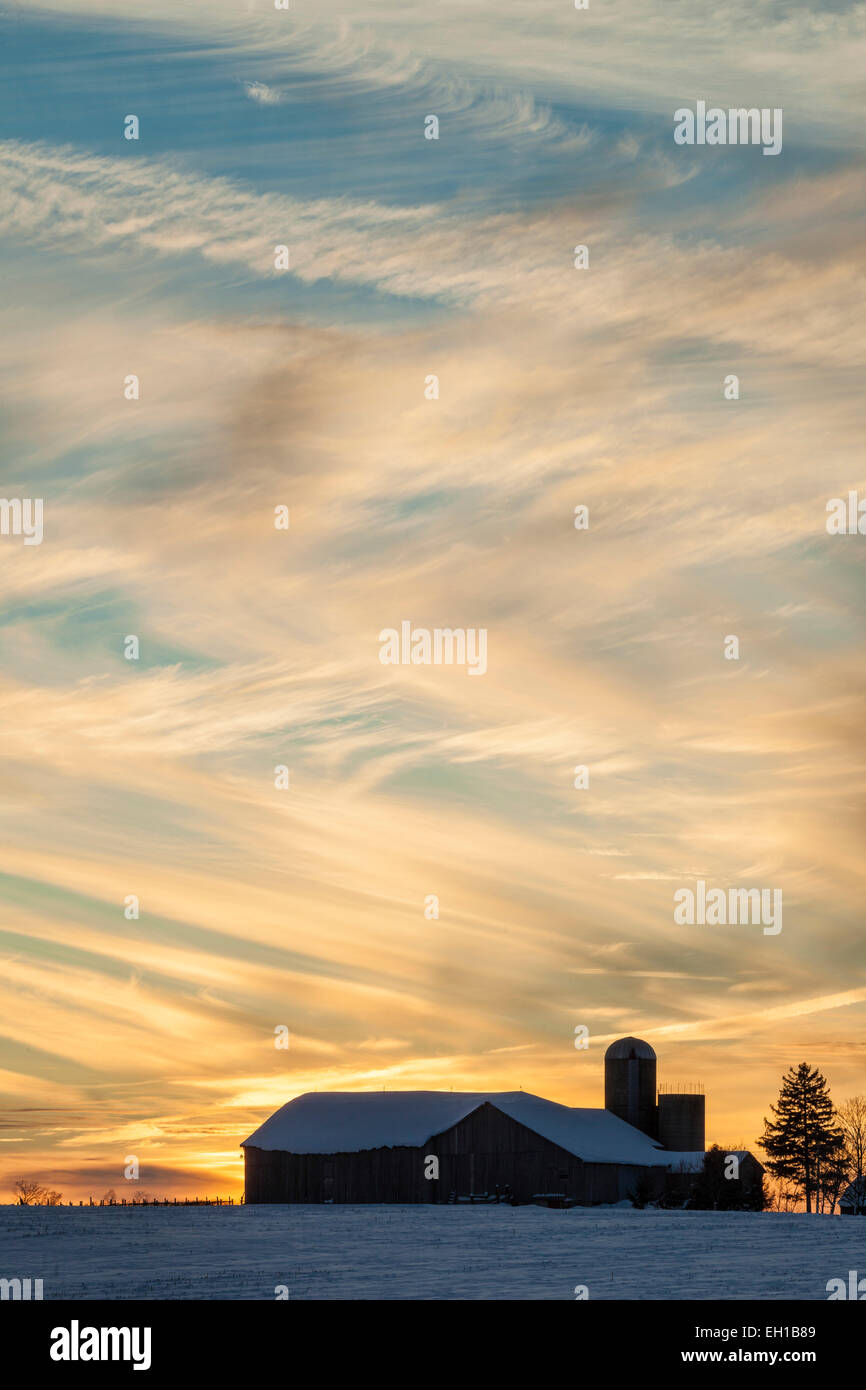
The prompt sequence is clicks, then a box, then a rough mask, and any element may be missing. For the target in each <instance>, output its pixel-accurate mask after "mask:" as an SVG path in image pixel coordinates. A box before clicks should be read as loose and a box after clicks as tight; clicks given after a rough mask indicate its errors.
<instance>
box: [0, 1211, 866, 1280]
mask: <svg viewBox="0 0 866 1390" xmlns="http://www.w3.org/2000/svg"><path fill="white" fill-rule="evenodd" d="M852 1269H855V1270H859V1272H860V1277H861V1278H862V1277H863V1276H866V1217H863V1218H858V1217H856V1216H835V1217H828V1216H812V1217H808V1216H805V1215H802V1214H799V1213H794V1214H787V1215H786V1214H782V1213H776V1212H767V1213H763V1214H758V1213H753V1212H684V1211H672V1212H671V1211H669V1212H662V1211H655V1210H647V1211H635V1210H633V1209H632V1208H630V1207H594V1208H580V1207H575V1208H573V1209H572V1210H571V1211H549V1210H547V1209H546V1208H542V1207H506V1206H483V1207H482V1206H478V1207H476V1206H469V1207H451V1206H443V1207H433V1206H405V1207H404V1206H393V1207H391V1206H364V1207H349V1206H295V1207H289V1206H280V1207H275V1206H252V1207H174V1208H172V1207H169V1208H165V1207H102V1208H100V1207H95V1208H90V1207H54V1208H50V1207H38V1208H27V1207H8V1206H0V1278H16V1277H17V1278H28V1277H29V1278H31V1279H42V1280H43V1281H44V1298H46V1299H57V1298H109V1299H128V1298H160V1299H162V1298H169V1299H174V1298H205V1299H273V1298H274V1297H275V1289H276V1286H277V1285H278V1284H285V1285H286V1286H287V1287H288V1290H289V1297H290V1299H298V1298H300V1299H337V1298H339V1299H423V1298H429V1299H500V1298H505V1299H572V1298H574V1296H575V1294H574V1289H575V1286H576V1285H578V1284H585V1285H587V1287H588V1289H589V1297H590V1299H622V1298H625V1299H666V1298H682V1299H713V1298H732V1299H742V1298H766V1299H784V1298H795V1299H826V1297H827V1292H826V1284H827V1280H828V1279H832V1278H837V1277H838V1278H843V1279H845V1280H846V1282H847V1278H848V1271H849V1270H852Z"/></svg>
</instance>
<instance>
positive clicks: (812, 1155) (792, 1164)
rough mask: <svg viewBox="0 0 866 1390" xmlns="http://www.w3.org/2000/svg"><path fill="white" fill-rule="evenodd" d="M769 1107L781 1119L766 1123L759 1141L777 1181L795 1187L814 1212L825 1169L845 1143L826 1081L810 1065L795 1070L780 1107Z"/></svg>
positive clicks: (785, 1078) (788, 1077) (786, 1083)
mask: <svg viewBox="0 0 866 1390" xmlns="http://www.w3.org/2000/svg"><path fill="white" fill-rule="evenodd" d="M770 1108H771V1110H772V1112H773V1114H774V1115H775V1117H776V1118H775V1119H774V1120H768V1119H767V1118H766V1117H765V1118H764V1133H763V1134H762V1136H761V1138H760V1139H759V1140H758V1143H759V1144H760V1145H761V1147H762V1148H763V1150H764V1152H765V1153H766V1155H767V1168H768V1169H769V1171H770V1172H771V1173H772V1175H773V1177H775V1178H783V1179H785V1180H786V1181H788V1182H794V1183H796V1184H797V1186H798V1187H799V1188H800V1190H801V1192H802V1194H803V1196H804V1197H805V1199H806V1211H807V1212H811V1210H812V1198H813V1196H814V1195H815V1193H816V1192H817V1191H818V1189H819V1186H820V1181H821V1172H822V1169H823V1167H824V1165H825V1164H830V1163H832V1162H833V1161H834V1159H835V1157H836V1155H837V1153H838V1149H839V1145H840V1144H841V1142H842V1138H843V1136H842V1130H841V1128H840V1127H839V1125H838V1123H837V1120H836V1112H835V1110H834V1108H833V1102H832V1100H831V1099H830V1092H829V1090H828V1088H827V1081H826V1078H825V1077H823V1076H822V1075H821V1073H820V1072H819V1071H818V1070H817V1068H816V1069H815V1070H814V1071H813V1070H811V1069H810V1067H809V1064H808V1062H801V1063H800V1065H799V1067H797V1068H796V1070H795V1069H794V1068H793V1067H791V1068H790V1070H789V1071H788V1072H787V1073H786V1074H785V1076H783V1078H782V1089H781V1091H780V1092H779V1103H778V1105H773V1106H771V1107H770Z"/></svg>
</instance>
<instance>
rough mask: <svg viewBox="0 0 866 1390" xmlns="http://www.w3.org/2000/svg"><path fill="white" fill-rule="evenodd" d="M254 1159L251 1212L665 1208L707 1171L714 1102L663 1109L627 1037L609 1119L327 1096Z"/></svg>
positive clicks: (479, 1097) (398, 1098) (531, 1101)
mask: <svg viewBox="0 0 866 1390" xmlns="http://www.w3.org/2000/svg"><path fill="white" fill-rule="evenodd" d="M242 1148H243V1151H244V1167H245V1176H246V1182H245V1201H246V1202H248V1203H266V1202H271V1203H273V1202H276V1203H282V1202H303V1203H309V1202H349V1203H363V1202H377V1203H381V1202H401V1203H403V1202H406V1203H415V1202H425V1203H426V1202H434V1203H435V1202H449V1201H460V1200H469V1201H471V1200H484V1199H487V1200H490V1199H491V1197H499V1198H503V1197H504V1198H505V1199H506V1200H507V1199H509V1198H510V1199H511V1200H513V1201H516V1202H531V1201H537V1200H542V1201H551V1202H555V1203H558V1204H561V1203H566V1204H568V1205H572V1204H574V1205H579V1206H592V1205H595V1204H597V1203H608V1202H619V1201H623V1200H625V1199H626V1198H628V1197H629V1196H630V1195H631V1194H632V1192H634V1191H635V1190H636V1188H637V1185H638V1184H640V1188H641V1190H642V1191H643V1192H644V1193H645V1194H646V1195H647V1196H648V1197H656V1196H661V1195H662V1193H663V1192H664V1190H665V1189H666V1188H671V1185H672V1181H673V1179H674V1175H679V1177H678V1178H677V1180H676V1181H674V1182H673V1186H674V1187H676V1186H677V1184H678V1183H679V1185H682V1179H683V1178H684V1176H685V1175H686V1174H687V1173H694V1172H696V1171H699V1170H700V1168H701V1166H702V1159H703V1149H704V1096H703V1091H702V1089H696V1088H691V1089H690V1090H677V1091H674V1090H670V1091H666V1092H665V1093H664V1094H662V1095H661V1096H659V1097H658V1098H657V1096H656V1056H655V1053H654V1052H653V1050H652V1048H651V1047H650V1046H649V1044H648V1043H645V1042H642V1041H641V1040H640V1039H638V1038H621V1039H619V1040H618V1041H617V1042H615V1043H613V1044H611V1046H610V1047H609V1048H608V1050H607V1053H606V1054H605V1108H604V1109H603V1110H601V1109H581V1108H576V1107H573V1106H568V1105H560V1104H558V1103H557V1102H556V1101H552V1100H545V1099H544V1098H543V1097H542V1096H535V1095H531V1094H530V1093H529V1092H526V1091H323V1092H320V1091H316V1092H313V1093H310V1094H307V1095H302V1096H297V1097H296V1098H295V1099H294V1100H291V1101H289V1102H288V1104H286V1105H284V1106H283V1107H282V1108H281V1109H280V1110H277V1111H276V1113H275V1114H273V1115H272V1116H271V1117H270V1119H268V1120H265V1122H264V1124H262V1125H260V1126H259V1128H258V1129H257V1130H256V1131H255V1133H253V1134H251V1135H250V1136H249V1138H248V1139H246V1140H244V1142H243V1144H242ZM748 1157H749V1158H750V1159H751V1156H748ZM751 1161H752V1162H753V1163H756V1160H751ZM756 1166H757V1167H758V1168H759V1169H760V1165H759V1164H756ZM761 1171H763V1170H761Z"/></svg>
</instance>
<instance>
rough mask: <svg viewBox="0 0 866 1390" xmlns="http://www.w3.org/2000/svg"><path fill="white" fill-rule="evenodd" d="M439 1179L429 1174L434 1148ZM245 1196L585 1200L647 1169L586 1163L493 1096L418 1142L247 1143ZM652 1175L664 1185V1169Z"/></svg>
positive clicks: (627, 1185)
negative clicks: (357, 1145) (307, 1148)
mask: <svg viewBox="0 0 866 1390" xmlns="http://www.w3.org/2000/svg"><path fill="white" fill-rule="evenodd" d="M431 1154H433V1155H435V1156H436V1157H437V1158H438V1159H439V1179H438V1181H437V1180H435V1179H432V1180H431V1179H427V1178H425V1177H424V1169H425V1166H426V1159H427V1156H428V1155H431ZM244 1155H245V1164H246V1201H247V1202H249V1203H257V1202H329V1201H332V1202H358V1203H362V1202H447V1201H448V1198H449V1195H450V1193H451V1192H452V1191H453V1192H457V1193H459V1194H460V1195H461V1196H466V1195H469V1194H470V1193H476V1194H481V1193H485V1192H493V1191H494V1190H495V1188H496V1186H497V1185H498V1186H499V1188H500V1189H504V1188H505V1187H509V1188H510V1189H511V1192H512V1194H513V1195H514V1196H515V1197H516V1198H517V1200H518V1201H522V1202H525V1201H528V1200H529V1199H530V1198H531V1197H533V1196H534V1195H535V1194H536V1193H540V1192H544V1193H550V1192H560V1193H564V1194H565V1195H566V1196H568V1197H571V1198H572V1199H573V1200H574V1201H576V1202H578V1203H580V1204H586V1205H589V1206H591V1205H592V1204H594V1203H596V1202H617V1201H621V1200H622V1199H623V1198H624V1197H626V1196H627V1195H628V1192H629V1190H630V1189H632V1188H633V1187H634V1184H635V1182H636V1181H637V1178H638V1176H639V1175H640V1174H641V1173H642V1172H645V1171H649V1172H650V1173H653V1172H654V1170H652V1169H650V1170H645V1169H642V1168H637V1167H633V1166H631V1165H628V1164H617V1163H583V1162H581V1160H580V1159H579V1158H575V1156H574V1154H571V1153H568V1152H567V1150H565V1149H561V1148H560V1147H559V1146H558V1145H557V1144H553V1143H551V1142H550V1140H548V1139H543V1138H542V1137H541V1136H540V1135H538V1134H535V1133H534V1132H533V1131H532V1130H531V1129H527V1128H526V1127H525V1126H524V1125H521V1124H519V1123H518V1122H517V1121H516V1120H514V1119H512V1118H511V1116H510V1115H506V1114H504V1113H503V1111H501V1110H498V1109H496V1107H495V1106H492V1105H489V1104H487V1103H485V1104H483V1105H481V1106H479V1108H478V1109H477V1110H474V1111H473V1112H472V1114H471V1115H467V1116H466V1117H465V1118H464V1119H462V1120H460V1121H459V1122H458V1123H457V1124H456V1125H453V1126H452V1127H451V1128H450V1129H447V1130H444V1131H443V1133H441V1134H438V1135H435V1136H434V1137H433V1138H432V1139H430V1140H428V1142H427V1143H426V1144H424V1145H422V1146H421V1147H419V1148H394V1149H387V1148H382V1149H367V1150H364V1151H363V1152H361V1153H336V1154H289V1153H283V1152H279V1151H270V1150H265V1149H256V1148H252V1147H250V1146H249V1145H248V1146H247V1147H246V1148H245V1149H244ZM654 1176H656V1177H657V1178H658V1182H659V1186H660V1185H661V1170H655V1173H654Z"/></svg>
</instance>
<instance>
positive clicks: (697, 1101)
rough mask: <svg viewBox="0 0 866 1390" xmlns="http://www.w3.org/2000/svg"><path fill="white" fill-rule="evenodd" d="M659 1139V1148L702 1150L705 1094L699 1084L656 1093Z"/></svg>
mask: <svg viewBox="0 0 866 1390" xmlns="http://www.w3.org/2000/svg"><path fill="white" fill-rule="evenodd" d="M658 1120H659V1128H658V1139H659V1143H660V1144H661V1145H662V1148H665V1149H676V1151H677V1152H678V1153H701V1152H703V1151H704V1149H705V1147H706V1144H705V1133H706V1097H705V1096H704V1093H703V1090H702V1088H701V1087H699V1086H689V1087H688V1088H685V1087H677V1088H676V1089H675V1090H674V1089H672V1090H666V1089H665V1088H664V1087H662V1089H661V1090H660V1092H659V1108H658Z"/></svg>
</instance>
